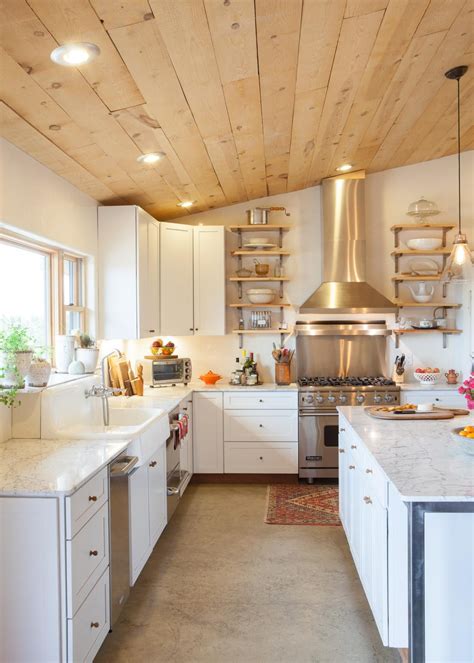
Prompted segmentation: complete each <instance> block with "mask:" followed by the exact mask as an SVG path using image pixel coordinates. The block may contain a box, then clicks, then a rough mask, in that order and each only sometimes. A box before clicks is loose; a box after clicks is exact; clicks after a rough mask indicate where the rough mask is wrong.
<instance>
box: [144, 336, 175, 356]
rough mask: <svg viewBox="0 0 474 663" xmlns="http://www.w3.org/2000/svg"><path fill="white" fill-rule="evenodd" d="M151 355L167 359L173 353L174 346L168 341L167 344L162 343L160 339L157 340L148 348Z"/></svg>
mask: <svg viewBox="0 0 474 663" xmlns="http://www.w3.org/2000/svg"><path fill="white" fill-rule="evenodd" d="M150 350H151V354H152V355H155V356H156V357H158V356H160V355H161V356H164V357H169V356H170V355H172V354H173V353H174V350H175V344H174V343H172V342H171V341H168V343H166V344H165V343H164V342H163V341H162V340H161V338H157V339H156V341H153V343H152V344H151V346H150Z"/></svg>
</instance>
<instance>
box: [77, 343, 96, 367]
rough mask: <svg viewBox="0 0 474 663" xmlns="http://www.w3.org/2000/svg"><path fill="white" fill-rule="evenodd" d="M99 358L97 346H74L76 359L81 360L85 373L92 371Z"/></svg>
mask: <svg viewBox="0 0 474 663" xmlns="http://www.w3.org/2000/svg"><path fill="white" fill-rule="evenodd" d="M98 359H99V350H98V349H97V348H76V360H77V361H82V363H83V364H84V369H85V372H86V373H94V371H95V369H96V368H97V361H98Z"/></svg>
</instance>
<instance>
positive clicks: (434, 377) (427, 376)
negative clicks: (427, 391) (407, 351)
mask: <svg viewBox="0 0 474 663" xmlns="http://www.w3.org/2000/svg"><path fill="white" fill-rule="evenodd" d="M413 375H414V376H415V380H418V382H419V383H420V384H422V385H424V386H425V387H432V386H433V385H434V384H436V383H437V382H439V380H440V378H441V373H413Z"/></svg>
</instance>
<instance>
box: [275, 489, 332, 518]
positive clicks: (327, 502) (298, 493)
mask: <svg viewBox="0 0 474 663" xmlns="http://www.w3.org/2000/svg"><path fill="white" fill-rule="evenodd" d="M338 511H339V491H338V488H337V486H336V485H332V484H313V485H309V484H274V485H271V486H268V493H267V515H266V518H265V522H266V523H268V524H269V525H329V526H331V527H334V526H338V525H340V524H341V521H340V520H339V515H338Z"/></svg>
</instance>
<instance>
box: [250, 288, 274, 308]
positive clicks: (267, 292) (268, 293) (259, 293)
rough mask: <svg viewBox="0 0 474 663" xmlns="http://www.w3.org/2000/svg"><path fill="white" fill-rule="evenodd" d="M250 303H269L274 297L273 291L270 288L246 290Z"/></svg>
mask: <svg viewBox="0 0 474 663" xmlns="http://www.w3.org/2000/svg"><path fill="white" fill-rule="evenodd" d="M247 297H248V299H249V302H250V303H251V304H271V303H272V302H273V300H274V299H275V291H274V290H272V289H271V288H251V289H250V290H247Z"/></svg>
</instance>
